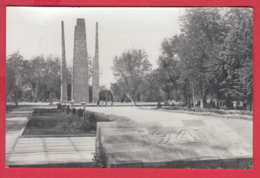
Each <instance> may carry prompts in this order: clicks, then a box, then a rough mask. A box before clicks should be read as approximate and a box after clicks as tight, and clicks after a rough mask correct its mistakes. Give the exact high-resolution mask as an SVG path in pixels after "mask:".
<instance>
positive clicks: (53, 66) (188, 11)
mask: <svg viewBox="0 0 260 178" xmlns="http://www.w3.org/2000/svg"><path fill="white" fill-rule="evenodd" d="M5 123H6V136H5V141H6V148H5V167H8V168H18V167H22V168H173V169H253V9H252V8H249V7H29V6H28V7H26V6H24V7H22V6H20V7H19V6H8V7H7V8H6V121H5Z"/></svg>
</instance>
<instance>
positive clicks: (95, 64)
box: [92, 22, 99, 102]
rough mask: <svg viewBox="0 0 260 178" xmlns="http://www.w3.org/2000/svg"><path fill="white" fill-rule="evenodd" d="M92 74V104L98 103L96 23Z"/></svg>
mask: <svg viewBox="0 0 260 178" xmlns="http://www.w3.org/2000/svg"><path fill="white" fill-rule="evenodd" d="M93 67H94V72H93V81H92V85H93V102H97V101H98V95H99V42H98V23H97V22H96V44H95V57H94V63H93Z"/></svg>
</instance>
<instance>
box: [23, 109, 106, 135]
mask: <svg viewBox="0 0 260 178" xmlns="http://www.w3.org/2000/svg"><path fill="white" fill-rule="evenodd" d="M100 121H110V120H109V119H105V118H100V117H98V116H96V115H95V114H94V113H87V112H85V116H84V117H79V115H78V114H76V113H75V114H73V113H66V112H64V111H61V110H57V109H41V110H35V111H34V112H33V114H32V116H31V117H30V120H29V122H28V123H27V126H26V128H25V130H24V132H23V136H45V135H46V136H74V135H77V136H78V135H84V136H85V135H93V136H94V135H95V134H96V123H97V122H100Z"/></svg>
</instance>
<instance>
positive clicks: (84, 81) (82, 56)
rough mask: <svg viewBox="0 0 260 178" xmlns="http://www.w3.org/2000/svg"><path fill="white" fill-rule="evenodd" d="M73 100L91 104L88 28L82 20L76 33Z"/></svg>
mask: <svg viewBox="0 0 260 178" xmlns="http://www.w3.org/2000/svg"><path fill="white" fill-rule="evenodd" d="M72 100H73V101H74V102H89V85H88V53H87V42H86V27H85V20H84V19H82V18H79V19H77V24H76V26H75V31H74V54H73V72H72Z"/></svg>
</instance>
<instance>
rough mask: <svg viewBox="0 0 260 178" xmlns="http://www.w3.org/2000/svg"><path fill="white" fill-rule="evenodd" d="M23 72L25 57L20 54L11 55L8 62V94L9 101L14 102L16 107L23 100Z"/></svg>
mask: <svg viewBox="0 0 260 178" xmlns="http://www.w3.org/2000/svg"><path fill="white" fill-rule="evenodd" d="M22 70H23V56H22V55H21V54H20V53H19V52H15V53H14V54H12V55H9V56H8V57H7V62H6V92H7V93H6V94H7V100H9V101H13V102H14V103H15V105H18V100H19V99H20V98H21V90H22V78H21V75H19V74H20V73H21V71H22Z"/></svg>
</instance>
